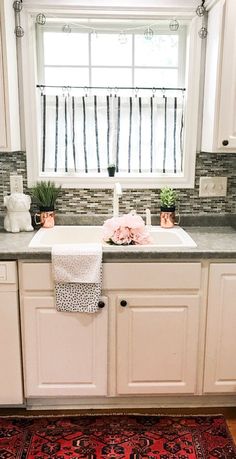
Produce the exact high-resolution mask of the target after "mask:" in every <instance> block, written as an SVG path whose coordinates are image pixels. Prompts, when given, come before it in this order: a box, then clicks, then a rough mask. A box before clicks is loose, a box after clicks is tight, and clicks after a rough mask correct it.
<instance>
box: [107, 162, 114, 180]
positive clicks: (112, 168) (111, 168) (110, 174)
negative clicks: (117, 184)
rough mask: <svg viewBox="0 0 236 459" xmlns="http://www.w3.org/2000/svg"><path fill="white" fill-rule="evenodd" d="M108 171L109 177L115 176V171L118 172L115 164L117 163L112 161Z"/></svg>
mask: <svg viewBox="0 0 236 459" xmlns="http://www.w3.org/2000/svg"><path fill="white" fill-rule="evenodd" d="M107 172H108V175H109V177H114V176H115V172H116V165H115V163H110V164H108V166H107Z"/></svg>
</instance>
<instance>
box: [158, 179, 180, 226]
mask: <svg viewBox="0 0 236 459" xmlns="http://www.w3.org/2000/svg"><path fill="white" fill-rule="evenodd" d="M176 198H177V193H176V191H174V190H173V188H170V187H168V186H166V187H165V188H162V190H161V193H160V200H161V215H160V225H161V226H162V228H172V227H173V226H174V224H175V203H176Z"/></svg>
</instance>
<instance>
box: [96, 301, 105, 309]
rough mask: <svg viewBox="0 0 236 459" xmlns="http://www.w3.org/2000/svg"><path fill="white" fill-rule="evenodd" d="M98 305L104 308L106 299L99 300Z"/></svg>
mask: <svg viewBox="0 0 236 459" xmlns="http://www.w3.org/2000/svg"><path fill="white" fill-rule="evenodd" d="M98 307H99V308H100V309H102V308H104V307H105V303H104V301H99V302H98Z"/></svg>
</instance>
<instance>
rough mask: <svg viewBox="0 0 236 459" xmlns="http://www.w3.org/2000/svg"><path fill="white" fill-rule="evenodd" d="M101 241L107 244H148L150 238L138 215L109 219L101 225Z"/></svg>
mask: <svg viewBox="0 0 236 459" xmlns="http://www.w3.org/2000/svg"><path fill="white" fill-rule="evenodd" d="M103 240H104V241H105V242H108V243H109V244H116V245H131V244H141V245H143V244H150V243H151V237H150V235H149V233H148V231H147V228H146V227H145V223H144V221H143V219H142V218H141V217H140V216H139V215H132V214H126V215H123V216H121V217H113V218H109V219H108V220H106V221H105V223H104V225H103Z"/></svg>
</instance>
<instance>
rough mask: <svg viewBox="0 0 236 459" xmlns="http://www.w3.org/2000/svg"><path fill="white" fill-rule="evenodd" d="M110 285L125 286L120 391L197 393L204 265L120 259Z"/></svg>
mask: <svg viewBox="0 0 236 459" xmlns="http://www.w3.org/2000/svg"><path fill="white" fill-rule="evenodd" d="M111 267H112V265H111ZM104 284H105V285H104V286H105V287H106V284H107V288H109V289H110V295H112V292H111V290H112V289H116V290H119V293H114V294H113V297H114V300H115V301H114V302H115V307H116V321H117V322H116V324H117V325H116V327H117V342H116V359H117V361H116V368H117V370H116V376H117V394H118V395H128V394H136V395H138V394H140V395H141V394H146V395H147V394H149V395H153V394H156V395H157V394H194V393H196V389H197V369H198V345H199V323H200V309H201V305H200V293H199V290H200V286H201V264H200V263H138V264H137V263H124V264H118V263H116V264H114V266H113V267H112V269H110V270H109V272H108V273H107V274H106V275H105V276H104Z"/></svg>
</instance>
